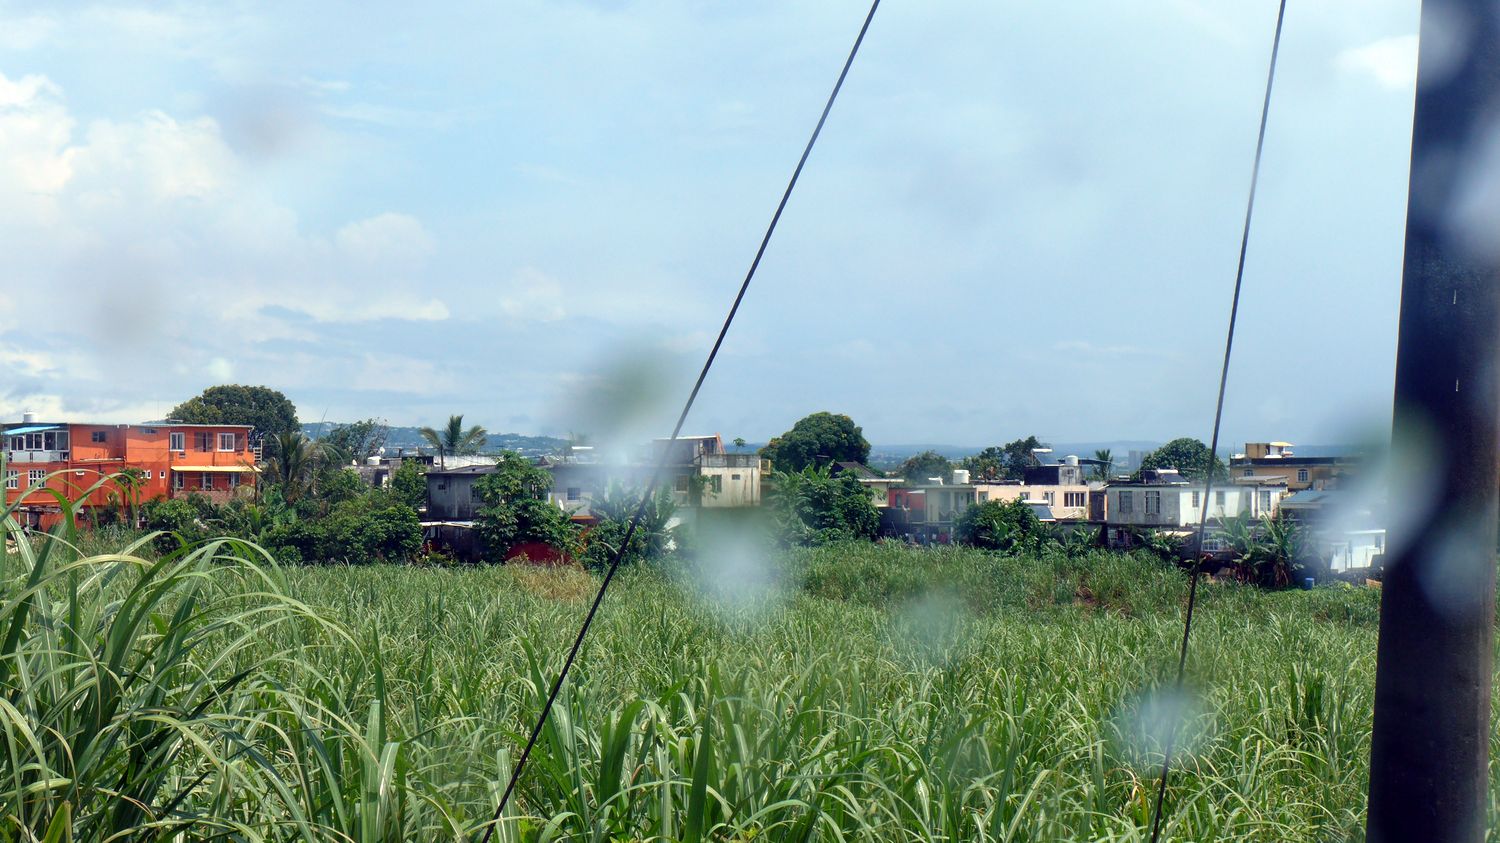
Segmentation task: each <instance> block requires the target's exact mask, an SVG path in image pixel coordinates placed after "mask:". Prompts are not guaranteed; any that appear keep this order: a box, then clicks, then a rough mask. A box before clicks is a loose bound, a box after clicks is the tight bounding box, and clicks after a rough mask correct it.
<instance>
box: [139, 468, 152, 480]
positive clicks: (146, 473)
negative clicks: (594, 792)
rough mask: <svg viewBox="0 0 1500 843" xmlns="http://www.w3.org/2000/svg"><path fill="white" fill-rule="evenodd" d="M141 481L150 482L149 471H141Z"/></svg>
mask: <svg viewBox="0 0 1500 843" xmlns="http://www.w3.org/2000/svg"><path fill="white" fill-rule="evenodd" d="M141 479H142V480H150V479H151V472H150V471H149V470H148V471H142V472H141Z"/></svg>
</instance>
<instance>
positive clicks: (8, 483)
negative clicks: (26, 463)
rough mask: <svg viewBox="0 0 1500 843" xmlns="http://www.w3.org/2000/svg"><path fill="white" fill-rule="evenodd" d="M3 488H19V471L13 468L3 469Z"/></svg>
mask: <svg viewBox="0 0 1500 843" xmlns="http://www.w3.org/2000/svg"><path fill="white" fill-rule="evenodd" d="M5 488H7V489H19V488H21V472H19V471H17V470H15V469H13V468H8V469H6V470H5Z"/></svg>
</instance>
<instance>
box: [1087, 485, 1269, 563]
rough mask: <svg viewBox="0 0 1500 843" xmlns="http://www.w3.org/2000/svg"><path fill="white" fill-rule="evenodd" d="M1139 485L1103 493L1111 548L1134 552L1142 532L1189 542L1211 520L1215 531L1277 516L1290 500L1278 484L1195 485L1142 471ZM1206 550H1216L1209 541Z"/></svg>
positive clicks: (1110, 488) (1115, 487)
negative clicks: (1230, 523) (1227, 523)
mask: <svg viewBox="0 0 1500 843" xmlns="http://www.w3.org/2000/svg"><path fill="white" fill-rule="evenodd" d="M1141 474H1142V477H1141V479H1140V480H1134V481H1124V482H1118V483H1110V484H1109V485H1108V486H1106V487H1105V496H1106V498H1107V500H1106V502H1105V517H1104V524H1105V536H1106V539H1107V541H1108V544H1109V545H1110V546H1112V547H1131V546H1133V545H1134V544H1135V542H1136V540H1137V537H1138V535H1139V533H1140V532H1141V531H1143V530H1158V531H1164V532H1167V533H1173V534H1177V535H1180V536H1183V537H1188V536H1191V535H1192V534H1193V530H1195V529H1196V528H1197V526H1198V524H1199V523H1200V522H1201V521H1202V520H1203V517H1204V516H1205V514H1206V515H1207V526H1208V527H1209V529H1210V530H1215V529H1217V525H1218V523H1220V522H1222V521H1224V520H1225V519H1228V518H1238V517H1240V516H1248V517H1250V518H1261V517H1265V516H1274V515H1275V514H1276V512H1277V511H1278V509H1279V508H1280V506H1281V502H1282V500H1283V499H1284V498H1285V497H1286V496H1287V494H1288V493H1287V488H1286V483H1284V482H1281V481H1280V480H1279V479H1277V480H1275V481H1266V482H1261V483H1256V484H1254V485H1250V484H1231V483H1227V482H1218V483H1214V484H1213V488H1212V489H1209V488H1208V486H1207V484H1205V483H1201V482H1191V481H1189V480H1187V479H1186V478H1185V477H1183V476H1182V475H1181V474H1179V473H1178V472H1177V471H1175V470H1172V469H1162V470H1155V471H1143V472H1141ZM1204 549H1205V550H1213V549H1215V543H1214V540H1213V539H1212V537H1211V536H1205V537H1204Z"/></svg>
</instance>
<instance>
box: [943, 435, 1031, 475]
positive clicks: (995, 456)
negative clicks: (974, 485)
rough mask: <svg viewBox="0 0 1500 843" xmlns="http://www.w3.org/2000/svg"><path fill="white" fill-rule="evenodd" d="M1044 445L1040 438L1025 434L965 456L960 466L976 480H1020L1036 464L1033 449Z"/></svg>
mask: <svg viewBox="0 0 1500 843" xmlns="http://www.w3.org/2000/svg"><path fill="white" fill-rule="evenodd" d="M1044 447H1046V446H1045V445H1043V444H1042V441H1041V440H1040V439H1037V438H1036V437H1035V436H1027V437H1026V438H1024V439H1017V440H1015V441H1013V442H1007V443H1006V444H1004V445H998V446H991V447H988V448H985V449H984V450H983V451H980V452H979V453H977V454H975V455H974V456H972V457H965V458H964V461H963V462H962V463H961V464H960V467H961V468H965V469H968V471H969V475H970V476H971V477H972V479H974V480H976V481H996V480H1020V479H1022V478H1024V477H1025V476H1026V469H1027V468H1028V467H1029V466H1033V465H1036V464H1037V458H1036V454H1035V450H1036V449H1037V448H1044Z"/></svg>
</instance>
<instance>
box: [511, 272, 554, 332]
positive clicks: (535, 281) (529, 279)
mask: <svg viewBox="0 0 1500 843" xmlns="http://www.w3.org/2000/svg"><path fill="white" fill-rule="evenodd" d="M563 300H564V297H563V288H562V285H561V284H559V283H558V282H557V280H556V279H555V278H552V277H551V276H549V275H547V274H546V273H545V272H542V271H541V270H539V269H536V268H534V267H526V268H525V269H522V270H521V271H520V272H517V273H516V275H515V277H514V278H513V279H511V281H510V283H509V284H506V285H505V288H504V292H503V294H502V295H501V298H500V312H502V313H504V314H505V315H506V316H509V317H511V318H512V319H532V320H536V321H539V322H556V321H557V320H559V319H562V318H563V317H564V316H567V315H568V312H567V310H566V309H565V308H564V307H563Z"/></svg>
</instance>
